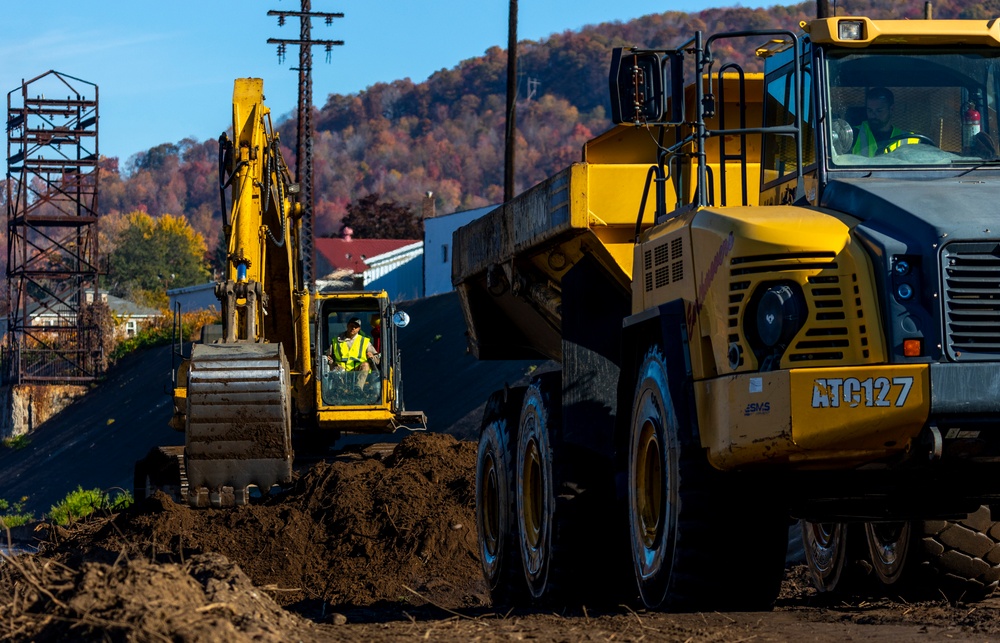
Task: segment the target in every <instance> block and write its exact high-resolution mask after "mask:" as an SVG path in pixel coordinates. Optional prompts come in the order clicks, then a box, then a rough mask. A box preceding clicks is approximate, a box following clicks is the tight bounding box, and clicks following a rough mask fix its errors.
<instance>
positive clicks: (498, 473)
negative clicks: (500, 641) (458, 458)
mask: <svg viewBox="0 0 1000 643" xmlns="http://www.w3.org/2000/svg"><path fill="white" fill-rule="evenodd" d="M512 428H513V427H511V426H509V424H508V421H507V419H506V418H495V419H493V420H491V421H489V422H488V423H487V424H486V425H485V426H484V427H483V428H482V432H481V433H480V435H479V451H478V455H477V457H476V527H477V528H478V539H479V559H480V561H481V562H482V566H483V578H484V579H485V580H486V584H487V586H488V587H489V590H490V596H491V598H492V600H493V605H494V606H506V605H514V604H517V603H518V602H520V601H521V600H523V599H524V598H525V597H526V596H527V586H526V585H525V582H524V572H523V569H522V567H521V555H520V550H519V547H518V540H517V529H516V525H517V516H516V514H515V512H514V509H515V504H516V503H515V502H514V492H515V486H514V463H513V460H514V455H515V454H514V449H513V445H512V444H511V440H512V438H514V437H515V435H514V432H512V431H511V429H512Z"/></svg>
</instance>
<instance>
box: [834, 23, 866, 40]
mask: <svg viewBox="0 0 1000 643" xmlns="http://www.w3.org/2000/svg"><path fill="white" fill-rule="evenodd" d="M863 25H864V23H863V22H862V21H860V20H841V21H840V22H838V23H837V37H838V38H840V39H841V40H863V34H864V26H863Z"/></svg>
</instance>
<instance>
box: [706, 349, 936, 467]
mask: <svg viewBox="0 0 1000 643" xmlns="http://www.w3.org/2000/svg"><path fill="white" fill-rule="evenodd" d="M930 379H931V378H930V371H929V368H928V365H926V364H920V365H880V366H857V367H843V368H820V369H814V368H810V369H795V370H789V371H772V372H767V373H741V374H736V375H730V376H725V377H719V378H715V379H711V380H705V381H701V382H696V383H695V397H696V399H697V404H698V424H699V431H700V435H701V443H702V446H704V447H705V448H706V449H707V450H708V456H709V460H710V461H711V463H712V465H713V466H715V467H716V468H719V469H723V470H727V469H734V468H738V467H745V466H751V465H759V464H767V463H769V462H770V463H774V462H776V461H777V462H784V463H787V464H789V465H792V466H803V467H809V468H824V467H825V466H836V467H837V468H842V467H844V466H851V465H852V463H853V464H857V465H861V464H865V463H867V462H873V461H876V460H879V459H883V458H886V457H889V456H892V455H895V454H899V453H903V452H905V451H907V450H908V449H909V448H910V447H911V446H912V444H913V441H914V440H915V439H916V438H917V437H918V436H919V435H920V433H921V431H922V430H923V429H924V427H925V426H926V425H927V423H928V419H929V418H930V415H931V392H930Z"/></svg>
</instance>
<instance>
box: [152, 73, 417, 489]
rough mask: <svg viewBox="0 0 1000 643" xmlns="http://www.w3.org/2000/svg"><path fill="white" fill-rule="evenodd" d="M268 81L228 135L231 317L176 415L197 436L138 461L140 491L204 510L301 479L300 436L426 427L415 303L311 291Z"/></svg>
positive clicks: (192, 374) (220, 292) (318, 439)
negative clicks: (413, 391) (414, 373)
mask: <svg viewBox="0 0 1000 643" xmlns="http://www.w3.org/2000/svg"><path fill="white" fill-rule="evenodd" d="M263 90H264V83H263V80H261V79H259V78H239V79H236V81H235V87H234V90H233V138H232V139H231V140H230V139H229V137H228V136H227V135H226V134H223V135H222V136H221V137H220V139H219V181H220V192H221V195H222V212H223V214H224V216H225V220H224V222H223V224H224V229H223V232H224V234H225V238H226V242H227V265H226V275H225V279H224V280H222V281H219V282H218V283H217V284H216V288H215V294H216V296H217V297H218V299H219V302H220V310H221V311H222V324H221V328H219V327H215V328H213V329H209V330H208V331H204V332H203V333H202V341H201V342H199V343H196V344H194V345H193V347H192V349H191V353H190V356H189V357H187V358H186V359H185V360H184V361H183V362H182V363H181V365H180V367H179V368H178V370H177V372H176V374H175V382H176V385H175V388H174V391H173V401H174V414H173V418H172V419H171V426H173V427H174V428H175V429H177V430H179V431H183V432H184V433H185V444H184V446H183V447H159V448H156V449H153V450H152V451H151V452H150V453H149V454H148V455H147V456H146V457H145V458H143V459H142V460H140V461H139V462H138V463H137V464H136V468H135V496H136V499H137V500H138V499H141V498H144V497H147V496H149V495H151V494H152V493H154V492H155V491H157V490H160V491H164V492H166V493H168V494H169V495H171V496H173V497H174V499H175V500H177V501H179V502H186V503H188V504H190V505H191V506H194V507H209V506H215V507H219V506H231V505H242V504H246V503H247V502H248V498H249V496H250V489H251V488H252V487H256V488H257V489H258V490H260V491H261V492H262V493H267V492H268V491H270V490H271V488H272V487H274V486H275V485H280V484H284V483H288V482H290V481H291V479H292V471H293V469H292V463H293V448H292V443H293V440H292V438H293V434H295V435H296V440H295V442H296V444H297V445H307V446H306V448H315V447H317V446H318V445H325V446H328V445H329V444H331V443H332V442H333V441H335V440H336V439H338V438H339V437H340V435H341V434H342V433H383V432H386V433H387V432H392V431H394V430H396V429H397V428H399V427H403V426H406V427H408V428H426V418H425V416H424V414H423V413H422V412H420V411H406V410H405V409H404V406H403V398H402V394H401V380H400V355H399V349H398V346H397V344H396V328H397V327H403V326H405V325H406V324H407V323H408V321H409V318H408V316H407V315H406V313H404V312H402V311H397V310H396V309H395V307H394V305H393V304H392V303H391V302H390V301H389V297H388V295H387V294H386V293H385V291H378V292H375V291H349V292H348V291H340V292H334V293H318V294H316V295H315V296H312V295H311V294H310V288H309V285H310V284H308V283H305V281H304V275H303V261H302V241H303V226H302V207H301V205H300V204H299V203H298V202H296V197H297V195H298V192H299V190H298V185H296V184H295V183H293V182H292V180H291V178H290V174H289V171H288V167H287V165H286V164H285V161H284V159H283V158H282V154H281V145H280V141H279V137H278V135H277V133H275V132H274V129H273V126H272V123H271V112H270V110H269V109H268V108H267V107H266V106H265V105H264V102H263V101H264V94H263ZM227 193H228V194H230V195H231V207H230V206H229V205H227V199H226V197H227ZM349 327H360V328H359V330H358V331H357V332H354V331H353V330H348V328H349ZM347 340H350V341H349V342H348V341H347ZM337 344H339V345H340V347H339V348H337V347H336V346H335V345H337ZM368 346H371V347H372V348H371V349H368V348H367V347H368ZM348 356H350V357H353V358H354V359H350V360H348V359H346V358H347V357H348Z"/></svg>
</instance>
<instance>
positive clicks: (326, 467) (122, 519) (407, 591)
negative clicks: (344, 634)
mask: <svg viewBox="0 0 1000 643" xmlns="http://www.w3.org/2000/svg"><path fill="white" fill-rule="evenodd" d="M475 457H476V445H475V444H474V443H471V442H459V441H457V440H455V439H454V438H453V437H451V436H449V435H443V434H415V435H412V436H409V437H407V438H406V439H404V440H403V441H402V442H401V443H400V444H399V445H397V446H396V447H395V449H394V450H393V451H392V453H391V454H389V455H388V456H386V457H385V458H384V459H382V458H381V457H380V453H379V452H378V450H374V449H370V450H369V452H368V453H356V454H350V455H345V456H341V457H339V458H337V459H335V460H333V461H331V462H323V463H320V464H318V465H316V466H315V467H313V468H312V469H311V470H310V471H309V472H308V473H307V474H305V475H304V476H302V477H301V478H300V479H299V480H298V481H297V482H296V484H295V485H294V487H293V488H292V489H291V490H289V491H288V492H286V493H283V494H281V495H280V496H276V497H273V498H270V499H266V500H264V501H262V502H259V503H255V504H251V505H248V506H245V507H239V508H235V509H201V510H195V509H190V508H189V507H187V506H183V505H178V504H176V503H173V502H172V501H170V500H169V499H168V498H167V497H166V496H162V495H158V496H156V497H154V498H151V499H150V500H148V501H146V502H144V503H141V504H140V505H139V506H137V507H135V508H133V509H131V510H129V511H126V512H123V513H121V514H119V515H117V516H116V517H114V518H113V519H110V520H107V521H105V522H104V523H103V524H96V525H92V526H90V527H89V528H88V527H81V528H78V529H75V530H73V531H72V532H71V533H68V534H65V535H64V537H63V538H62V539H61V540H60V541H59V543H58V544H55V545H50V546H48V547H44V548H43V554H44V555H47V556H52V557H55V558H57V559H58V560H60V561H61V562H63V563H64V564H66V565H68V566H70V567H79V566H81V565H82V564H84V563H87V562H100V563H104V564H113V563H114V561H116V560H119V559H120V558H121V557H124V558H128V559H140V558H141V559H145V560H152V561H157V562H161V563H174V564H181V565H183V564H186V561H190V560H191V559H192V558H193V557H195V556H198V555H200V554H206V553H209V552H214V553H217V554H221V555H223V556H225V557H226V558H227V559H229V560H230V561H232V562H233V563H235V564H236V565H238V566H239V568H240V569H242V570H243V571H244V572H245V573H246V574H247V576H248V577H249V578H250V580H251V581H252V582H253V584H254V585H257V586H258V587H261V588H262V589H264V590H266V591H268V592H270V593H271V595H272V596H273V597H274V599H275V600H276V601H277V602H278V603H280V604H281V605H284V606H289V607H292V608H293V609H295V610H297V611H301V612H303V613H310V614H311V615H312V613H314V612H315V611H323V612H326V611H328V610H330V609H334V608H341V607H364V606H370V605H373V604H375V603H378V602H380V601H392V602H398V601H401V600H402V601H409V602H411V603H416V604H421V603H424V602H427V601H430V602H433V603H435V604H437V605H441V606H444V607H472V606H481V605H484V604H486V602H487V600H488V599H487V596H488V594H487V592H486V588H485V585H484V584H483V583H482V581H481V572H480V567H479V559H478V555H477V553H476V552H477V546H476V532H475V515H474V511H475V509H474V502H475V479H474V472H475Z"/></svg>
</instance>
